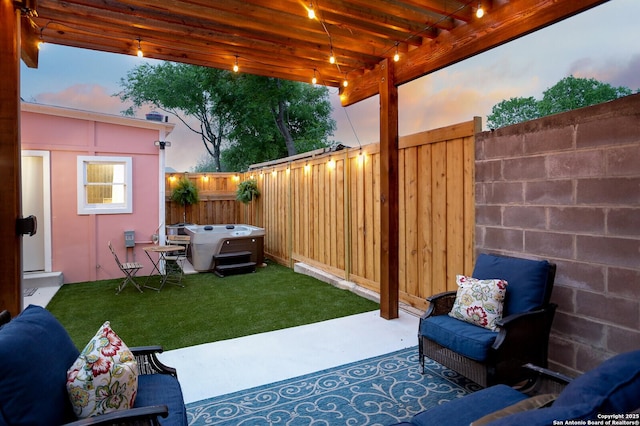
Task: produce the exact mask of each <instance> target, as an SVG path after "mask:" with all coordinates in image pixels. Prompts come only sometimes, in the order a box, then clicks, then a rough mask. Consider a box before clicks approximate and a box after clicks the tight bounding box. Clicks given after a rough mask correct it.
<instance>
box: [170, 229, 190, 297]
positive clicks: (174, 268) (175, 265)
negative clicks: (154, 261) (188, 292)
mask: <svg viewBox="0 0 640 426" xmlns="http://www.w3.org/2000/svg"><path fill="white" fill-rule="evenodd" d="M190 243H191V237H190V236H188V235H168V236H167V245H180V246H183V247H184V251H182V252H178V254H177V255H167V256H165V261H166V263H165V267H166V268H167V271H166V273H167V278H168V280H169V281H170V282H171V283H173V284H177V285H181V282H182V277H183V276H184V262H185V260H187V251H188V250H189V244H190Z"/></svg>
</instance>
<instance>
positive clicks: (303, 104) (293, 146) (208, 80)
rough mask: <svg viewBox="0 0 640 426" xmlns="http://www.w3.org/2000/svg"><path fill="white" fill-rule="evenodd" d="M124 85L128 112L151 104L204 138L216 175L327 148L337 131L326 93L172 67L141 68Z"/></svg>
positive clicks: (320, 89)
mask: <svg viewBox="0 0 640 426" xmlns="http://www.w3.org/2000/svg"><path fill="white" fill-rule="evenodd" d="M120 86H121V87H122V91H121V92H120V93H119V94H118V96H119V97H120V99H121V100H122V101H130V102H132V103H133V106H132V107H130V108H129V109H128V110H126V111H124V113H125V114H128V115H132V114H133V113H134V112H135V109H136V108H139V107H141V106H142V105H145V104H147V105H152V106H153V107H154V108H157V109H159V110H162V111H164V112H167V113H169V114H172V115H174V116H175V117H177V118H178V119H179V120H180V121H182V122H183V123H184V124H185V125H186V126H187V127H188V128H189V129H190V130H192V131H193V132H195V133H197V134H199V135H200V136H201V137H202V140H203V143H204V145H205V147H206V149H207V152H208V153H209V155H210V156H211V158H212V159H213V165H214V171H222V170H243V169H246V167H247V166H248V165H249V164H252V163H257V162H262V161H267V160H273V159H276V158H281V157H284V156H287V155H294V154H296V153H298V152H304V151H308V150H312V149H316V148H320V147H324V146H327V143H328V142H327V139H328V137H329V136H330V135H331V134H333V131H334V130H335V122H334V121H333V120H332V119H331V103H330V102H329V95H328V90H327V88H325V87H314V86H311V85H308V84H304V83H298V82H292V81H285V80H279V79H275V78H267V77H258V76H253V75H249V74H235V73H232V72H230V71H226V70H217V69H213V68H204V67H198V66H193V65H185V64H173V63H169V62H166V63H161V64H159V65H150V64H142V65H139V66H137V67H135V68H134V69H133V70H131V71H129V72H128V73H127V76H126V78H123V79H121V80H120ZM187 117H194V118H196V119H197V121H198V122H199V127H192V126H190V125H189V123H188V120H187V119H186V118H187ZM225 147H226V148H225ZM223 149H225V150H224V153H223ZM196 167H197V168H201V167H206V168H208V169H209V164H208V162H207V161H204V162H203V164H198V165H197V166H196ZM203 171H204V170H203Z"/></svg>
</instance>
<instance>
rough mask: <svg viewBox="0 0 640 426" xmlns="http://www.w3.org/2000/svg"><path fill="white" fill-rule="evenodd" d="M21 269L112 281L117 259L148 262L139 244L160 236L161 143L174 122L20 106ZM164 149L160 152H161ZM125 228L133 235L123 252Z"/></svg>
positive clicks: (33, 273) (30, 274) (34, 273)
mask: <svg viewBox="0 0 640 426" xmlns="http://www.w3.org/2000/svg"><path fill="white" fill-rule="evenodd" d="M21 108H22V115H21V132H22V145H21V148H22V185H23V188H22V193H23V196H22V214H23V216H25V217H26V216H29V215H35V216H36V217H37V221H38V231H37V233H36V234H35V235H34V236H31V237H28V236H25V238H24V242H23V271H24V272H25V279H27V278H29V277H34V276H47V275H49V276H51V275H53V276H60V273H61V274H62V277H63V278H62V280H63V282H64V283H72V282H81V281H95V280H101V279H108V278H118V277H121V276H122V273H121V272H120V271H119V269H118V268H117V265H116V263H115V261H114V259H113V256H112V255H111V253H110V252H109V249H108V247H107V243H108V241H111V242H112V244H113V246H114V248H115V251H116V253H117V254H118V256H119V257H120V258H121V260H122V261H125V260H128V261H134V260H135V261H139V262H141V263H143V264H144V265H145V268H144V269H143V270H142V272H141V274H144V272H145V270H146V271H147V274H148V273H150V272H151V268H152V266H151V264H150V262H149V260H148V258H147V256H146V255H145V252H144V251H143V250H142V247H144V246H147V245H151V236H152V235H153V234H155V233H159V234H161V238H163V235H164V228H165V227H164V190H165V188H164V162H165V157H164V154H165V151H164V149H161V147H160V146H159V145H161V144H159V143H157V142H158V141H163V142H164V141H165V138H166V137H167V136H168V135H169V134H170V133H171V131H172V130H173V127H174V125H173V124H170V123H166V122H159V121H150V120H141V119H135V118H128V117H121V116H116V115H109V114H101V113H95V112H88V111H80V110H74V109H69V108H60V107H53V106H45V105H40V104H32V103H24V102H23V103H22V107H21ZM162 148H163V147H162ZM125 231H134V239H133V241H130V244H129V245H131V246H132V247H126V244H125Z"/></svg>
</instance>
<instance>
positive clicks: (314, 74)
mask: <svg viewBox="0 0 640 426" xmlns="http://www.w3.org/2000/svg"><path fill="white" fill-rule="evenodd" d="M317 82H318V79H317V78H316V70H313V78H312V79H311V84H313V85H314V86H315V85H316V83H317Z"/></svg>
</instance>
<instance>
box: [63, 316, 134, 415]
mask: <svg viewBox="0 0 640 426" xmlns="http://www.w3.org/2000/svg"><path fill="white" fill-rule="evenodd" d="M137 390H138V363H137V362H136V359H135V357H134V356H133V353H131V351H130V350H129V348H128V347H127V345H125V344H124V342H123V341H122V339H120V337H118V335H117V334H116V333H115V332H114V331H113V330H112V329H111V325H110V324H109V321H107V322H105V323H104V324H103V325H102V327H100V329H99V330H98V332H97V333H96V335H95V336H93V338H92V339H91V341H89V343H88V344H87V346H86V347H85V348H84V350H83V351H82V353H80V356H79V357H78V359H76V361H75V362H74V363H73V365H72V366H71V368H69V370H67V393H68V394H69V399H70V401H71V405H73V410H74V411H75V414H76V416H78V418H81V419H82V418H86V417H91V416H97V415H100V414H106V413H109V412H111V411H116V410H125V409H129V408H131V407H133V403H134V401H135V398H136V393H137Z"/></svg>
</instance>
